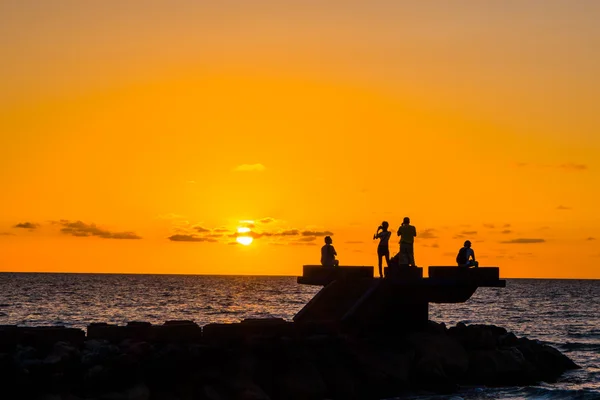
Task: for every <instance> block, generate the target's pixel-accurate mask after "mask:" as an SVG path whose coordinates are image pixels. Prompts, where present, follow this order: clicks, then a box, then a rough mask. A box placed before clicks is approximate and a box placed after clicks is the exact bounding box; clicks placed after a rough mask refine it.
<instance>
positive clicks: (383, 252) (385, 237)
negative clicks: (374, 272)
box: [373, 221, 392, 278]
mask: <svg viewBox="0 0 600 400" xmlns="http://www.w3.org/2000/svg"><path fill="white" fill-rule="evenodd" d="M389 226H390V224H388V223H387V221H383V222H382V223H381V226H379V227H378V228H377V233H376V234H374V235H373V240H375V239H379V245H378V246H377V257H378V259H379V277H380V278H383V269H382V261H383V260H382V258H383V257H385V264H386V265H387V266H388V267H389V266H390V247H389V245H388V243H389V241H390V236H392V232H390V231H388V227H389ZM379 231H381V232H379Z"/></svg>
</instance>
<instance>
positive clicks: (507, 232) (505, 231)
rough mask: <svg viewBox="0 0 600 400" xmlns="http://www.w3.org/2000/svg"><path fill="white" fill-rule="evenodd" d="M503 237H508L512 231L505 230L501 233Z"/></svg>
mask: <svg viewBox="0 0 600 400" xmlns="http://www.w3.org/2000/svg"><path fill="white" fill-rule="evenodd" d="M500 233H501V234H503V235H508V234H509V233H512V231H511V230H510V229H505V230H503V231H501V232H500Z"/></svg>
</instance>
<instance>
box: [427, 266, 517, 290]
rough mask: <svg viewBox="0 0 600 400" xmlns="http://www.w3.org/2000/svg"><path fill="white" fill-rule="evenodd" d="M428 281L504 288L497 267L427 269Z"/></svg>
mask: <svg viewBox="0 0 600 400" xmlns="http://www.w3.org/2000/svg"><path fill="white" fill-rule="evenodd" d="M429 279H431V280H442V279H443V280H447V281H459V282H462V281H465V282H469V283H473V284H477V285H478V286H500V287H504V286H506V282H505V281H504V280H500V269H499V268H498V267H479V268H464V267H450V266H434V267H429Z"/></svg>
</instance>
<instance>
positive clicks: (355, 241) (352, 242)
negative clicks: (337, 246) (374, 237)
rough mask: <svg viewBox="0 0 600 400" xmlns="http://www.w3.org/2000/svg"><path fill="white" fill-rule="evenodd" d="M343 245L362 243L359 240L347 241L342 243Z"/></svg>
mask: <svg viewBox="0 0 600 400" xmlns="http://www.w3.org/2000/svg"><path fill="white" fill-rule="evenodd" d="M344 243H346V244H362V243H364V242H363V241H361V240H348V241H347V242H344Z"/></svg>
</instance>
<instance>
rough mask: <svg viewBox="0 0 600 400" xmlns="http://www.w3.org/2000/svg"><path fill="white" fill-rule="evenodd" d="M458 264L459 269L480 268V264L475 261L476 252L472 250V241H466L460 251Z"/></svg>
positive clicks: (457, 257)
mask: <svg viewBox="0 0 600 400" xmlns="http://www.w3.org/2000/svg"><path fill="white" fill-rule="evenodd" d="M456 263H457V264H458V266H459V267H463V268H469V267H475V268H477V267H479V263H478V262H477V261H475V251H473V249H472V248H471V241H470V240H467V241H465V245H464V247H461V249H460V250H459V251H458V255H457V256H456Z"/></svg>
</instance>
